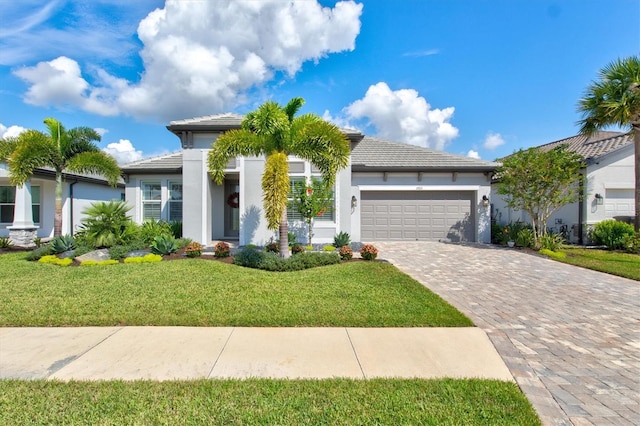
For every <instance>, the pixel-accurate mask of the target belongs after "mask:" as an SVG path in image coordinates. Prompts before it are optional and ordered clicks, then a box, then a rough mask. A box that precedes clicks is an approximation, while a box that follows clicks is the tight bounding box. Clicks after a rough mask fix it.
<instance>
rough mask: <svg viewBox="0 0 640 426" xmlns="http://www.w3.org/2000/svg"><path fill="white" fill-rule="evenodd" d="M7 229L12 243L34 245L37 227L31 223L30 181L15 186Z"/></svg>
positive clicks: (24, 245) (26, 245)
mask: <svg viewBox="0 0 640 426" xmlns="http://www.w3.org/2000/svg"><path fill="white" fill-rule="evenodd" d="M7 229H8V230H9V239H10V240H11V241H12V242H13V244H14V245H16V246H22V247H30V246H33V245H34V239H35V238H36V235H37V229H38V227H37V226H36V225H35V224H34V223H33V208H32V203H31V183H30V182H27V183H25V184H24V185H22V186H17V187H16V196H15V199H14V211H13V224H12V225H11V226H7Z"/></svg>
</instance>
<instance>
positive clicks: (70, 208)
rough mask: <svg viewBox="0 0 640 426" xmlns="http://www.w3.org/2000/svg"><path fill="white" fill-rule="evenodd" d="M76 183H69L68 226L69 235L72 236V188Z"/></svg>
mask: <svg viewBox="0 0 640 426" xmlns="http://www.w3.org/2000/svg"><path fill="white" fill-rule="evenodd" d="M76 183H78V180H77V179H76V180H75V182H71V183H70V184H69V220H70V221H71V223H70V225H69V229H70V232H69V235H73V186H74V185H75V184H76Z"/></svg>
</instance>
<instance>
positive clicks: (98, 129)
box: [93, 127, 109, 137]
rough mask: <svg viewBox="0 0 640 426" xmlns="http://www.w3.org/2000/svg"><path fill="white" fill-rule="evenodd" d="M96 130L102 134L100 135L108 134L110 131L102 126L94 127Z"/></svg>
mask: <svg viewBox="0 0 640 426" xmlns="http://www.w3.org/2000/svg"><path fill="white" fill-rule="evenodd" d="M93 130H95V131H96V133H98V134H99V135H100V137H102V136H104V135H106V134H107V133H109V130H108V129H103V128H102V127H96V128H95V129H93Z"/></svg>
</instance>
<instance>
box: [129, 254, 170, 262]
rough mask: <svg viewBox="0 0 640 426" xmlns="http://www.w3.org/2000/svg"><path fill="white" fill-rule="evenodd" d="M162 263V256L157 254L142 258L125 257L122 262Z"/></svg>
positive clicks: (146, 255)
mask: <svg viewBox="0 0 640 426" xmlns="http://www.w3.org/2000/svg"><path fill="white" fill-rule="evenodd" d="M160 261H162V256H160V255H159V254H153V253H149V254H145V255H144V256H142V257H127V258H126V259H125V260H124V263H152V262H160Z"/></svg>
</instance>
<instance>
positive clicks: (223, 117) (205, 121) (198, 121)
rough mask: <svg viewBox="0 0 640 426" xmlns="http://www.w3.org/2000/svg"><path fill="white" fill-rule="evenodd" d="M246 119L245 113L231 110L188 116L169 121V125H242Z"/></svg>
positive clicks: (230, 126)
mask: <svg viewBox="0 0 640 426" xmlns="http://www.w3.org/2000/svg"><path fill="white" fill-rule="evenodd" d="M243 119H244V115H240V114H235V113H231V112H227V113H224V114H215V115H205V116H202V117H194V118H187V119H184V120H175V121H171V122H170V123H169V127H172V126H188V125H198V126H220V127H222V126H228V127H229V128H232V127H240V123H242V120H243Z"/></svg>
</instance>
